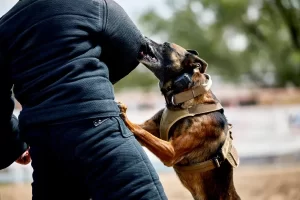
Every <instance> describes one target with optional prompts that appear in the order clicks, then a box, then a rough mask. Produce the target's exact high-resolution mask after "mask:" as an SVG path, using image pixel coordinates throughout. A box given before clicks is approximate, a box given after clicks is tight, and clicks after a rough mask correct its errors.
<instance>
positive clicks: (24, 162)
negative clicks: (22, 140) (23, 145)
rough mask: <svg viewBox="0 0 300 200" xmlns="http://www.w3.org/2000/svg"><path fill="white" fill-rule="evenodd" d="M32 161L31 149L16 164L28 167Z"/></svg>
mask: <svg viewBox="0 0 300 200" xmlns="http://www.w3.org/2000/svg"><path fill="white" fill-rule="evenodd" d="M30 161H31V157H30V154H29V149H27V150H26V151H25V152H24V153H23V154H22V155H21V156H20V157H19V158H18V159H17V160H16V161H15V162H16V163H18V164H21V165H27V164H29V163H30Z"/></svg>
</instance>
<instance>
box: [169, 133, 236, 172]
mask: <svg viewBox="0 0 300 200" xmlns="http://www.w3.org/2000/svg"><path fill="white" fill-rule="evenodd" d="M231 134H232V133H231V131H230V130H229V129H228V130H227V134H226V139H225V141H224V144H223V145H222V147H221V149H220V152H219V153H218V154H217V155H216V156H215V157H214V158H212V159H210V160H207V161H204V162H201V163H195V164H191V165H178V164H176V165H174V166H173V167H174V168H175V169H176V170H180V171H196V170H197V171H200V172H205V171H209V170H212V169H215V168H219V167H220V166H221V164H222V163H223V162H224V161H225V160H226V159H227V160H228V162H229V163H230V165H231V166H232V167H234V168H236V167H238V165H239V157H238V154H237V151H236V149H235V147H234V146H233V145H232V135H231Z"/></svg>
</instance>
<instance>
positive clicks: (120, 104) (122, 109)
mask: <svg viewBox="0 0 300 200" xmlns="http://www.w3.org/2000/svg"><path fill="white" fill-rule="evenodd" d="M118 106H119V109H120V112H121V113H122V114H125V113H126V111H127V106H126V105H125V104H123V103H122V102H118Z"/></svg>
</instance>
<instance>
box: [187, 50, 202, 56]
mask: <svg viewBox="0 0 300 200" xmlns="http://www.w3.org/2000/svg"><path fill="white" fill-rule="evenodd" d="M186 51H187V52H189V53H191V54H194V55H195V56H199V53H198V51H196V50H193V49H187V50H186Z"/></svg>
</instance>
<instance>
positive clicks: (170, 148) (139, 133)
mask: <svg viewBox="0 0 300 200" xmlns="http://www.w3.org/2000/svg"><path fill="white" fill-rule="evenodd" d="M119 107H120V105H119ZM124 108H125V109H123V108H122V107H120V110H121V117H122V119H123V120H124V122H125V124H126V126H127V127H128V128H129V129H130V131H131V132H132V133H133V134H134V135H135V136H136V137H137V139H138V140H139V142H140V143H141V144H142V145H144V146H145V147H146V148H147V149H149V150H150V151H151V152H152V153H153V154H154V155H156V156H157V157H158V158H159V159H160V160H161V161H162V162H163V163H164V164H165V165H166V166H173V165H174V164H175V163H177V162H179V161H180V160H181V159H182V158H183V156H184V155H185V154H186V153H188V152H190V151H191V150H192V149H193V148H195V147H196V146H197V145H199V141H200V140H196V139H195V138H193V136H190V135H189V134H183V135H182V136H179V137H178V138H176V139H175V140H171V142H168V141H165V140H162V139H160V138H158V137H155V136H154V135H156V134H157V133H155V134H152V133H150V132H148V131H147V130H145V129H144V128H142V127H141V126H139V125H137V124H133V123H131V122H130V121H129V119H128V118H127V116H126V113H125V112H126V106H125V107H124ZM159 113H160V112H158V113H157V116H156V117H155V116H154V117H153V118H157V119H160V117H159V116H160V114H159ZM146 122H147V121H146ZM152 123H153V121H151V120H149V121H148V122H147V123H144V127H145V128H148V130H154V129H153V128H151V127H150V126H151V124H152ZM155 130H156V129H155ZM157 130H158V129H157Z"/></svg>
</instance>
